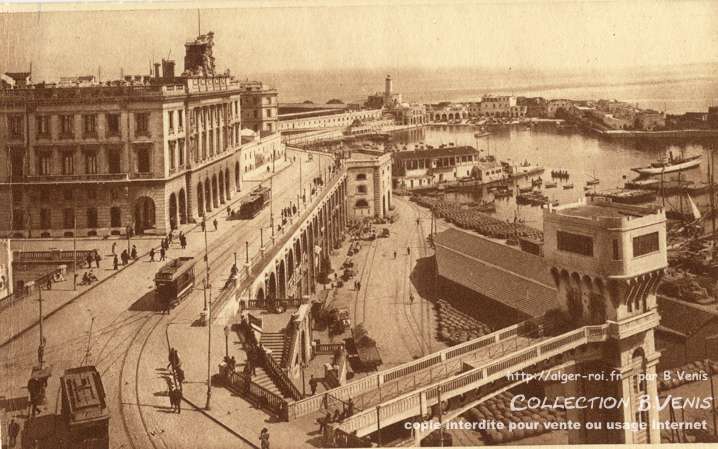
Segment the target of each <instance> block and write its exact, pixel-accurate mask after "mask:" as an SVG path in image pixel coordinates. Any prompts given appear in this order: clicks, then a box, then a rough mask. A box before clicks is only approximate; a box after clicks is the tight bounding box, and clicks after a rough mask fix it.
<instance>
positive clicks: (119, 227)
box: [0, 36, 241, 237]
mask: <svg viewBox="0 0 718 449" xmlns="http://www.w3.org/2000/svg"><path fill="white" fill-rule="evenodd" d="M200 38H201V36H200ZM198 39H199V38H198ZM210 47H211V46H210ZM206 61H207V60H206V59H205V62H204V63H205V64H207V62H206ZM202 71H203V73H208V76H206V77H204V76H202V77H195V76H183V77H179V78H175V77H172V76H170V75H172V73H173V70H171V71H169V70H168V71H167V72H166V73H164V74H163V76H159V73H155V77H154V78H153V79H152V84H146V85H112V86H108V85H102V86H92V87H70V88H60V87H35V88H31V89H6V90H3V91H0V118H1V119H2V123H1V124H0V137H2V140H4V141H6V142H7V144H8V147H7V150H6V151H2V152H0V180H1V181H0V201H2V202H4V203H5V204H8V205H12V207H7V208H4V209H3V211H2V212H0V229H3V230H5V231H8V230H10V231H11V232H10V234H11V235H13V236H15V237H49V236H52V237H63V236H64V237H70V236H73V235H76V236H106V235H125V234H127V233H128V232H132V233H137V234H144V233H147V234H164V233H166V232H168V231H169V230H170V229H173V228H175V227H177V226H178V225H179V224H183V223H187V222H189V221H192V220H197V219H199V217H201V216H202V215H203V214H205V213H206V212H209V211H211V210H214V209H216V208H218V207H221V206H222V204H223V203H226V202H227V201H229V200H230V199H231V197H232V195H233V194H234V192H236V191H237V190H238V189H239V186H240V185H239V184H240V148H241V141H240V90H239V89H238V88H235V87H234V85H233V84H232V83H231V82H230V81H231V80H230V78H229V77H228V76H226V75H214V67H213V64H212V65H211V66H207V67H203V68H202ZM165 75H167V76H165Z"/></svg>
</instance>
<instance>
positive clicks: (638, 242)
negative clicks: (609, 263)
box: [633, 232, 659, 257]
mask: <svg viewBox="0 0 718 449" xmlns="http://www.w3.org/2000/svg"><path fill="white" fill-rule="evenodd" d="M658 249H659V244H658V232H653V233H651V234H646V235H641V236H639V237H634V238H633V257H638V256H643V255H646V254H650V253H655V252H657V251H658Z"/></svg>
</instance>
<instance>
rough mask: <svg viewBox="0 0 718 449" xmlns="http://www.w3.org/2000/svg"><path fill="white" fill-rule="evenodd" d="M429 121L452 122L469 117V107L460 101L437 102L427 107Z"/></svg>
mask: <svg viewBox="0 0 718 449" xmlns="http://www.w3.org/2000/svg"><path fill="white" fill-rule="evenodd" d="M427 114H428V116H429V121H432V122H453V121H460V120H465V119H467V118H469V108H468V107H467V106H466V105H465V104H461V103H439V104H435V105H430V106H429V107H428V108H427Z"/></svg>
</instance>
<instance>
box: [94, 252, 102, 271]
mask: <svg viewBox="0 0 718 449" xmlns="http://www.w3.org/2000/svg"><path fill="white" fill-rule="evenodd" d="M100 259H101V257H100V253H98V252H96V253H95V265H97V268H100Z"/></svg>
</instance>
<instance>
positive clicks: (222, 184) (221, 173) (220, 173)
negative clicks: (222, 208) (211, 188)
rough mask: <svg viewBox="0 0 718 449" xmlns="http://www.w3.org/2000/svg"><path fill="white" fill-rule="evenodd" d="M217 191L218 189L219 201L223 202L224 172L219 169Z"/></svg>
mask: <svg viewBox="0 0 718 449" xmlns="http://www.w3.org/2000/svg"><path fill="white" fill-rule="evenodd" d="M218 191H219V202H220V203H221V204H224V172H222V170H220V171H219V185H218Z"/></svg>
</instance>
